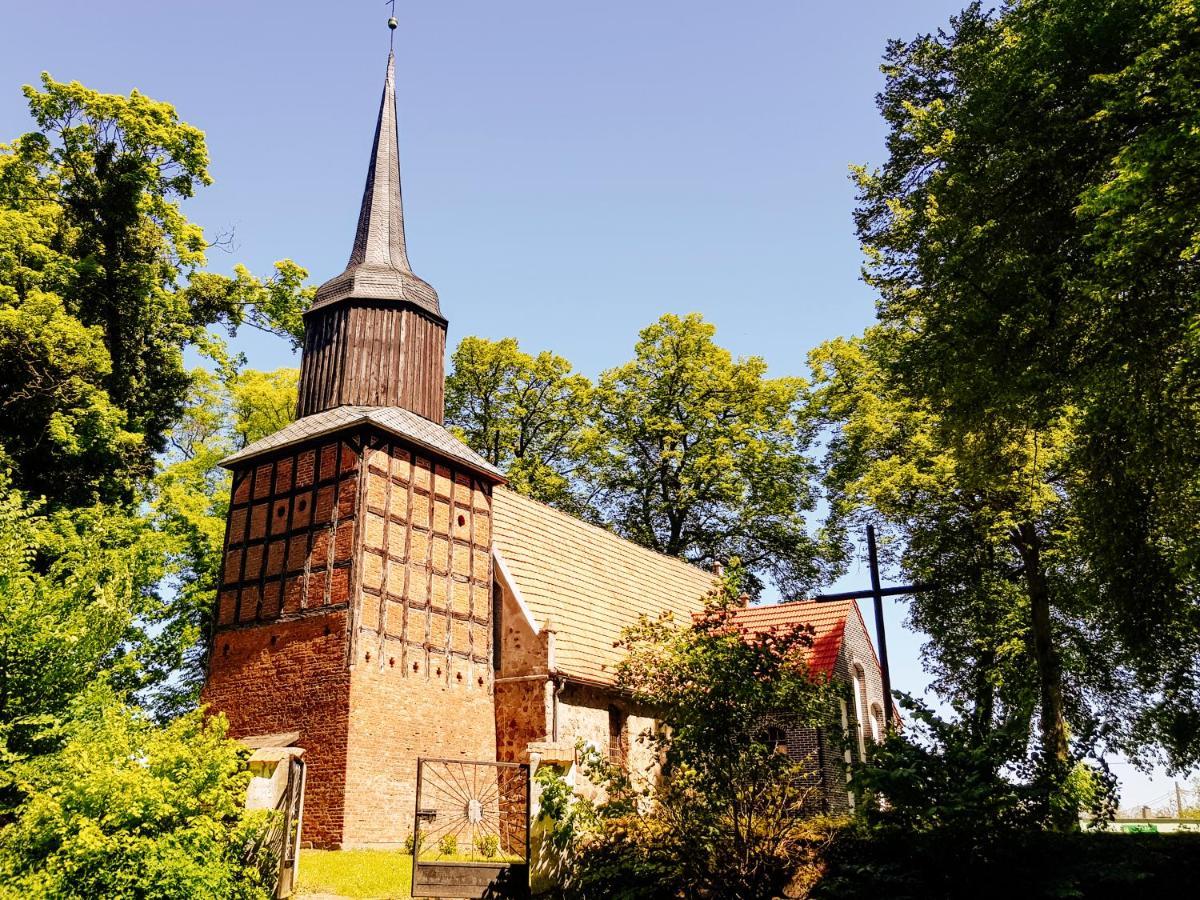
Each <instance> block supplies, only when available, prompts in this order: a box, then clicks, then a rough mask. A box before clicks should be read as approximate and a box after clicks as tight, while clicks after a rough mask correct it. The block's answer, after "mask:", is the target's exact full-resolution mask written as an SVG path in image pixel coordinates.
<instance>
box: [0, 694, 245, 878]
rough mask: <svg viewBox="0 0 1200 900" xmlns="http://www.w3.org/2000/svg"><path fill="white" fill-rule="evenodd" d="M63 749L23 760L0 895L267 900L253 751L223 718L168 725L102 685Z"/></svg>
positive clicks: (1, 853)
mask: <svg viewBox="0 0 1200 900" xmlns="http://www.w3.org/2000/svg"><path fill="white" fill-rule="evenodd" d="M72 713H73V715H72V717H71V719H70V720H69V722H68V724H67V725H65V726H63V738H64V741H63V745H62V749H61V750H60V751H59V752H57V753H53V754H50V755H46V756H42V757H40V758H37V759H32V760H28V761H25V762H21V763H18V764H17V765H16V766H15V767H14V770H13V777H14V780H15V782H16V784H17V785H18V787H19V789H20V791H21V792H22V794H23V795H24V797H25V799H24V802H23V803H21V804H20V806H19V807H18V808H17V811H16V816H15V819H14V820H13V821H12V822H11V823H10V824H8V825H7V826H5V827H4V829H3V830H0V898H4V900H17V898H29V897H46V898H68V897H71V898H73V897H86V898H101V900H102V898H154V900H175V898H178V900H185V898H194V897H222V898H234V900H259V898H263V900H265V898H266V897H267V891H266V890H265V888H264V887H263V885H262V883H261V879H260V876H259V873H258V871H257V870H256V868H255V867H254V865H253V860H252V859H250V858H249V856H248V852H247V851H248V848H251V847H253V846H254V845H255V843H256V839H257V836H258V834H259V833H260V832H261V828H262V825H263V821H262V815H263V814H257V815H255V814H247V813H246V812H245V810H244V802H245V792H246V787H247V784H248V780H249V777H250V776H249V773H248V772H247V771H246V767H245V751H244V750H243V749H241V748H240V747H239V746H238V745H237V744H235V743H234V742H232V741H230V740H228V739H227V738H226V737H225V731H226V724H225V722H224V719H222V718H219V717H218V718H213V719H209V720H205V718H204V716H203V714H202V713H201V712H194V713H191V714H189V715H187V716H183V717H181V718H179V719H177V720H176V721H175V722H173V723H171V724H170V725H169V726H167V727H165V728H158V727H155V726H154V725H153V724H152V723H151V722H149V721H148V720H147V719H146V718H145V717H144V716H142V715H141V714H139V713H138V712H136V711H134V710H133V709H131V708H129V707H127V706H125V705H123V704H121V703H119V702H117V701H116V700H115V699H114V698H113V696H112V695H111V694H110V693H109V692H107V691H105V690H104V689H102V688H101V689H97V690H94V691H92V692H91V693H90V694H89V695H87V696H85V697H84V698H82V699H81V700H80V701H79V702H78V703H77V704H76V705H75V707H74V708H73V709H72Z"/></svg>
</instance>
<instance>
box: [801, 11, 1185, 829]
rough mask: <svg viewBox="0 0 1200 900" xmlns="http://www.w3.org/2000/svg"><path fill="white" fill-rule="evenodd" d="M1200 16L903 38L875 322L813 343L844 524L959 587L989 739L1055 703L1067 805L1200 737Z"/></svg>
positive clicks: (863, 210)
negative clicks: (1199, 205) (863, 526)
mask: <svg viewBox="0 0 1200 900" xmlns="http://www.w3.org/2000/svg"><path fill="white" fill-rule="evenodd" d="M1197 23H1198V20H1197V9H1196V6H1195V4H1194V3H1192V2H1170V3H1162V2H1151V0H1085V2H1076V0H1037V2H1021V3H1006V4H1003V5H1001V6H1000V7H999V8H998V9H996V10H994V11H984V9H983V8H982V7H981V5H980V4H978V3H975V4H972V5H971V6H969V7H968V8H967V9H966V10H964V12H963V13H962V14H961V15H960V16H958V17H956V18H955V19H954V20H953V21H952V22H951V25H950V27H949V28H946V29H944V30H941V31H939V32H937V33H936V34H929V35H924V36H919V37H917V38H915V39H913V40H911V41H907V42H905V41H894V42H892V43H891V44H890V45H889V47H888V51H887V54H886V57H885V60H884V66H883V71H884V75H885V77H886V83H885V88H884V90H883V92H882V93H881V94H880V96H879V108H880V111H881V114H882V116H883V118H884V120H885V122H886V124H887V126H888V129H889V134H888V139H887V150H888V155H887V159H886V161H885V163H884V164H883V165H882V166H881V167H880V168H879V169H877V170H868V169H866V168H859V169H857V170H856V173H855V174H856V178H857V181H858V185H859V206H858V210H857V213H856V222H857V226H858V232H859V236H860V238H861V240H862V242H863V245H864V248H865V250H866V253H867V266H866V272H865V274H866V278H867V281H868V282H869V283H870V284H871V285H872V286H873V287H874V288H876V290H877V291H878V292H879V296H880V302H879V326H878V327H877V328H876V329H873V330H872V331H871V332H870V333H868V335H867V336H866V338H865V340H864V341H863V342H861V343H854V342H835V343H834V344H832V345H829V346H828V347H826V348H822V350H821V351H819V352H818V354H817V355H816V358H815V363H816V365H817V366H818V367H819V368H820V369H822V370H824V375H823V377H822V378H821V379H820V380H821V381H822V384H821V390H822V391H823V396H822V398H821V401H820V405H821V408H822V409H823V410H824V411H825V414H827V415H828V417H829V418H828V421H829V422H832V423H835V425H836V427H837V429H838V433H836V434H835V439H834V442H833V444H832V445H831V453H830V458H829V459H828V460H827V466H826V471H827V473H828V476H829V484H830V487H831V490H832V492H833V493H834V499H835V507H836V509H835V520H836V518H837V517H842V523H841V524H842V525H843V526H844V525H845V524H847V523H849V522H851V521H855V520H856V519H855V517H856V516H857V517H858V518H857V521H861V519H862V518H863V517H866V516H874V517H876V518H877V519H878V520H881V521H882V523H886V524H888V525H890V526H891V528H892V529H893V530H894V533H895V534H896V536H897V537H899V538H901V539H902V545H903V546H904V548H905V549H904V551H903V553H902V555H901V556H900V557H899V559H898V560H897V561H899V562H900V563H901V565H902V567H903V568H904V569H905V574H906V575H907V576H909V577H911V578H914V579H916V580H923V581H933V582H936V583H937V584H938V585H939V586H940V589H939V590H938V591H935V592H932V593H931V594H928V595H924V596H922V597H921V598H918V599H917V600H916V601H915V603H914V614H913V622H914V624H915V625H916V626H917V627H919V628H921V629H922V630H924V631H926V632H927V633H929V634H930V635H931V643H930V646H929V648H928V655H929V659H930V661H931V663H932V664H933V666H934V669H935V673H936V674H937V675H938V677H939V681H940V683H941V686H942V687H943V688H948V689H949V692H950V693H951V695H952V696H953V697H954V698H955V699H956V701H958V702H960V704H961V707H962V709H963V710H964V712H965V713H966V714H967V715H968V716H969V717H971V718H972V719H973V720H974V723H975V724H974V727H975V732H974V733H975V735H976V739H977V740H978V741H979V745H980V746H983V745H985V744H986V742H987V741H988V740H989V738H988V733H989V731H990V730H992V729H997V728H999V729H1004V730H1007V729H1008V728H1009V726H1010V725H1012V726H1013V727H1016V724H1015V723H1017V722H1018V721H1030V720H1033V721H1036V728H1037V732H1038V743H1039V746H1038V749H1037V751H1036V754H1034V755H1035V756H1037V757H1038V759H1040V761H1041V763H1042V764H1043V766H1045V768H1046V772H1045V783H1046V784H1047V786H1048V789H1049V795H1048V797H1047V800H1048V801H1049V799H1050V798H1052V797H1053V796H1055V795H1057V794H1058V793H1059V792H1060V791H1061V790H1062V789H1066V788H1067V787H1069V781H1070V779H1071V777H1072V775H1071V773H1072V772H1073V771H1074V763H1075V761H1077V760H1078V759H1080V758H1081V757H1082V756H1083V755H1085V754H1086V753H1087V752H1089V750H1091V749H1092V748H1093V747H1097V746H1098V747H1099V748H1101V749H1103V750H1110V751H1111V750H1121V751H1123V752H1125V753H1127V754H1129V755H1132V756H1134V757H1135V758H1139V759H1141V760H1142V761H1149V760H1151V759H1156V758H1158V757H1159V756H1160V754H1161V755H1165V757H1166V761H1167V762H1169V763H1170V764H1171V765H1173V766H1177V767H1180V768H1184V767H1188V766H1189V765H1191V764H1193V763H1194V762H1195V761H1196V759H1197V758H1198V756H1197V754H1200V679H1198V678H1197V673H1196V670H1195V665H1194V661H1195V659H1196V658H1197V655H1198V654H1200V620H1198V619H1197V616H1196V609H1197V606H1196V602H1195V598H1196V590H1197V583H1198V579H1197V576H1198V575H1200V568H1197V565H1196V563H1197V560H1200V557H1198V556H1197V554H1196V553H1195V547H1196V542H1195V540H1194V522H1195V521H1196V516H1197V513H1198V512H1200V510H1198V509H1197V508H1196V506H1195V502H1194V501H1195V498H1196V497H1197V496H1200V493H1198V492H1197V490H1196V488H1197V485H1198V484H1200V482H1198V481H1197V474H1196V473H1197V472H1200V443H1198V442H1197V438H1196V435H1197V434H1198V433H1200V428H1198V426H1200V404H1198V403H1197V401H1196V394H1195V391H1194V387H1193V386H1194V384H1195V374H1196V370H1195V365H1194V361H1195V359H1196V353H1195V350H1196V343H1195V337H1196V327H1195V322H1196V299H1197V296H1198V292H1197V285H1198V281H1197V274H1198V271H1200V270H1198V269H1197V265H1196V260H1195V258H1194V252H1193V249H1194V247H1195V246H1196V235H1197V233H1198V227H1200V220H1198V218H1197V213H1196V205H1195V204H1194V203H1192V202H1191V201H1190V200H1188V199H1185V198H1187V197H1189V196H1190V194H1189V192H1190V191H1192V189H1193V187H1194V185H1195V183H1196V175H1195V169H1196V166H1195V165H1194V160H1195V158H1196V150H1197V147H1198V146H1200V145H1198V144H1197V140H1196V136H1195V129H1194V127H1193V125H1194V110H1195V107H1196V103H1197V96H1198V95H1197V88H1196V84H1197V79H1196V78H1195V77H1194V76H1195V74H1196V66H1197V62H1196V60H1197V58H1198V56H1197V53H1196V52H1195V51H1196V46H1195V40H1196V38H1195V36H1196V34H1197V27H1196V26H1197ZM868 511H869V512H868ZM834 524H835V527H836V526H837V524H838V523H837V522H836V521H835V523H834ZM1073 821H1074V817H1073V816H1072V815H1071V814H1070V811H1069V810H1063V812H1062V819H1061V821H1060V822H1059V824H1060V825H1063V826H1065V827H1070V826H1071V824H1072V823H1073Z"/></svg>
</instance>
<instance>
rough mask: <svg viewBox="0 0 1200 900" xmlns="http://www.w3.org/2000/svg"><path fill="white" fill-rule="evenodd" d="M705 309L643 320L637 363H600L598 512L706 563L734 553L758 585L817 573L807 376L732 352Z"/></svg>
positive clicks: (800, 581)
mask: <svg viewBox="0 0 1200 900" xmlns="http://www.w3.org/2000/svg"><path fill="white" fill-rule="evenodd" d="M715 334H716V329H715V328H714V327H713V326H712V325H710V324H709V323H707V322H705V321H704V320H703V319H702V318H701V317H700V316H699V315H696V314H691V315H688V316H684V317H682V318H681V317H679V316H674V315H666V316H663V317H662V318H661V319H659V320H658V322H656V323H654V324H653V325H650V326H649V327H648V328H645V329H643V331H642V332H641V335H640V337H639V339H638V342H637V345H636V347H635V357H634V359H633V361H632V362H629V363H626V364H625V365H623V366H618V367H617V368H615V369H610V370H609V371H607V372H605V373H603V375H601V377H600V383H599V385H598V386H597V388H596V399H595V403H596V412H595V420H594V423H593V426H592V441H593V443H594V451H593V452H594V457H593V459H594V461H593V462H592V463H591V466H590V469H589V473H588V478H589V479H590V480H591V481H592V483H593V484H594V485H595V489H596V493H597V505H598V508H599V509H600V512H601V516H602V517H603V518H604V519H605V520H606V521H608V522H611V523H612V524H613V525H614V527H615V528H616V529H617V530H618V531H619V532H620V533H621V534H622V535H624V536H625V537H627V538H629V539H631V540H633V541H636V542H637V543H639V544H642V545H644V546H646V547H650V548H652V549H654V550H658V551H659V552H662V553H666V554H668V555H671V556H681V557H683V558H685V559H687V560H689V561H690V562H693V563H696V564H700V565H711V564H712V563H714V562H718V561H720V562H725V561H728V560H730V559H734V558H736V559H738V560H740V562H741V564H742V565H743V566H744V568H745V570H746V571H747V573H748V576H749V577H748V583H747V586H748V588H749V589H750V590H751V592H757V590H758V589H759V588H760V587H761V584H762V580H763V578H764V577H769V578H771V579H772V580H774V581H775V582H776V583H777V584H778V585H779V586H780V588H781V590H783V591H784V593H794V592H796V591H799V590H802V589H804V588H805V587H808V586H811V584H812V583H813V582H814V581H815V580H816V579H817V577H818V575H819V566H818V564H817V562H816V560H817V558H818V553H817V546H816V543H815V542H814V540H813V539H812V538H811V537H810V536H809V534H808V532H807V529H806V527H805V518H804V517H805V513H806V511H808V510H809V509H811V507H812V504H813V502H814V497H813V492H812V489H811V481H810V480H811V478H812V476H813V473H814V467H813V465H812V463H811V461H810V460H809V458H808V457H807V456H806V454H805V451H806V450H807V449H808V446H809V441H810V438H811V434H810V432H809V431H808V429H807V428H806V427H804V425H803V421H802V419H801V416H800V415H799V407H800V400H801V395H802V387H803V384H802V382H801V381H800V380H799V379H796V378H768V377H767V374H766V370H767V366H766V363H765V362H764V361H763V360H762V359H761V358H759V357H749V358H746V359H736V360H735V359H734V358H733V357H732V355H731V354H730V353H729V351H728V350H725V349H724V348H722V347H720V346H718V345H717V344H716V342H715V341H714V340H713V338H714V335H715Z"/></svg>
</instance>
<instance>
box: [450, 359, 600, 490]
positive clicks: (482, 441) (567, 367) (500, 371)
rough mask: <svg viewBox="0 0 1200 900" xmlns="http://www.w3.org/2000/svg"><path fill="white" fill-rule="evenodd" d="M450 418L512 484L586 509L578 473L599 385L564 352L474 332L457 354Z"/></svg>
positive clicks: (516, 488) (452, 382)
mask: <svg viewBox="0 0 1200 900" xmlns="http://www.w3.org/2000/svg"><path fill="white" fill-rule="evenodd" d="M451 365H452V369H451V372H450V375H449V376H448V377H447V378H446V421H447V422H448V423H449V424H450V425H451V426H452V427H454V428H455V429H456V430H457V432H458V434H459V435H460V436H461V437H462V439H463V440H464V441H466V442H467V443H468V444H469V445H470V446H471V447H472V448H474V449H475V450H476V451H477V452H478V453H480V454H481V455H482V456H483V457H484V458H485V459H487V460H488V462H490V463H492V464H493V465H495V466H498V467H500V468H502V469H504V470H505V471H506V472H507V473H508V478H509V486H510V487H512V488H513V489H514V490H517V491H520V492H521V493H523V494H528V495H529V496H531V497H534V498H536V499H538V500H541V501H543V502H545V503H550V504H552V505H554V506H558V507H560V508H562V509H567V510H569V511H572V512H582V511H584V508H585V505H584V504H583V501H582V500H581V498H580V497H579V496H578V486H577V483H576V472H577V470H578V468H579V466H580V464H581V463H582V461H583V455H584V451H583V445H582V435H583V429H584V426H585V423H586V422H587V417H588V410H589V404H590V402H591V400H590V398H591V392H592V387H591V384H590V383H589V382H588V380H587V379H586V378H585V377H584V376H582V375H580V374H578V373H573V372H572V371H571V364H570V363H569V362H567V361H566V360H565V359H563V358H562V357H561V356H556V355H555V354H553V353H550V352H548V351H543V352H542V353H539V354H538V355H537V356H531V355H529V354H528V353H523V352H521V349H520V347H519V346H518V345H517V342H516V340H515V339H513V338H504V339H503V340H499V341H489V340H486V339H484V338H478V337H466V338H463V340H462V341H461V342H460V343H459V345H458V347H457V349H455V351H454V354H453V355H452V356H451Z"/></svg>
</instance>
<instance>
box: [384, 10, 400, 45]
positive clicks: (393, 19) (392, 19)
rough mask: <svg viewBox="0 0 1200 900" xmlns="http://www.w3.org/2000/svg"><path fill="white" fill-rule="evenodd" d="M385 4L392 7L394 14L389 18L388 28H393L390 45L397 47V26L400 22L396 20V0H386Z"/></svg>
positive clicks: (389, 40)
mask: <svg viewBox="0 0 1200 900" xmlns="http://www.w3.org/2000/svg"><path fill="white" fill-rule="evenodd" d="M383 5H384V6H390V7H391V8H392V15H391V17H390V18H389V19H388V28H389V29H391V35H390V36H389V38H388V46H389V47H392V48H395V46H396V27H397V26H398V25H399V24H400V23H399V22H397V21H396V0H386V2H385V3H384V4H383Z"/></svg>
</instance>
